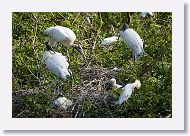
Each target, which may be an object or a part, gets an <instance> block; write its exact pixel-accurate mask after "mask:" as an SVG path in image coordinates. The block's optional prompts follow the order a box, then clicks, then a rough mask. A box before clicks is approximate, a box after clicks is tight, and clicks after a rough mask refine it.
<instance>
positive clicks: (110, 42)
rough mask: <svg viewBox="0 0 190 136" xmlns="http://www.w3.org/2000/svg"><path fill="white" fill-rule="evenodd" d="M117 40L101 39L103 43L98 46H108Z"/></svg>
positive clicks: (113, 37) (111, 38)
mask: <svg viewBox="0 0 190 136" xmlns="http://www.w3.org/2000/svg"><path fill="white" fill-rule="evenodd" d="M117 40H118V37H117V36H111V37H108V38H105V39H103V41H102V43H101V44H100V45H102V46H109V45H111V44H113V43H114V42H116V41H117Z"/></svg>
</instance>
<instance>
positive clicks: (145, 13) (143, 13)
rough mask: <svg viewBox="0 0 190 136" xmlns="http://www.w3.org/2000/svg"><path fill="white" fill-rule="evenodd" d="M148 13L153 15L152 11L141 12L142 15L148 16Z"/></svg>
mask: <svg viewBox="0 0 190 136" xmlns="http://www.w3.org/2000/svg"><path fill="white" fill-rule="evenodd" d="M147 14H149V15H150V16H153V13H152V12H141V17H146V15H147Z"/></svg>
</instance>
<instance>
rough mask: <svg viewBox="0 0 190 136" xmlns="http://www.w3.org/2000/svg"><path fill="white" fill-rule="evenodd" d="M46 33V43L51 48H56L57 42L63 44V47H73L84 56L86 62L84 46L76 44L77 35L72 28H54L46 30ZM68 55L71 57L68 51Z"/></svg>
mask: <svg viewBox="0 0 190 136" xmlns="http://www.w3.org/2000/svg"><path fill="white" fill-rule="evenodd" d="M44 33H45V35H47V38H46V42H49V44H50V46H55V45H56V44H57V42H60V43H62V44H63V46H66V47H67V48H69V47H73V48H74V49H76V50H77V51H78V52H79V53H80V54H81V55H82V57H83V59H84V60H85V61H86V57H85V55H84V53H83V50H82V46H81V45H77V44H74V41H75V39H76V35H75V33H74V32H73V31H72V30H71V29H70V28H67V27H63V26H54V27H49V28H47V29H46V30H44ZM67 55H68V56H69V54H68V49H67Z"/></svg>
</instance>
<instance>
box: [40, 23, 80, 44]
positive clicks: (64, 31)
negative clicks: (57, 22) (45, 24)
mask: <svg viewBox="0 0 190 136" xmlns="http://www.w3.org/2000/svg"><path fill="white" fill-rule="evenodd" d="M44 33H45V34H46V35H47V36H48V38H47V39H46V40H47V41H48V42H49V43H50V44H51V45H52V46H54V45H55V44H56V42H62V43H63V45H64V46H70V45H72V44H73V43H74V41H75V39H76V35H75V33H74V32H73V31H72V30H71V29H70V28H67V27H63V26H55V27H49V28H47V29H46V30H45V31H44Z"/></svg>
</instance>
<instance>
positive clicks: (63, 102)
mask: <svg viewBox="0 0 190 136" xmlns="http://www.w3.org/2000/svg"><path fill="white" fill-rule="evenodd" d="M53 104H54V105H55V106H57V107H59V108H63V109H67V108H68V107H69V106H71V105H72V104H73V102H72V101H71V100H69V99H67V98H66V97H59V98H57V99H56V100H54V101H53Z"/></svg>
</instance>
